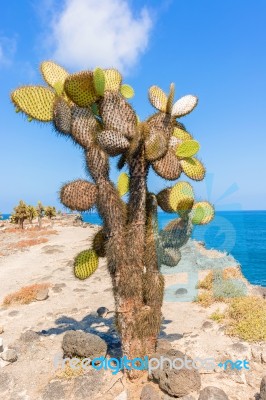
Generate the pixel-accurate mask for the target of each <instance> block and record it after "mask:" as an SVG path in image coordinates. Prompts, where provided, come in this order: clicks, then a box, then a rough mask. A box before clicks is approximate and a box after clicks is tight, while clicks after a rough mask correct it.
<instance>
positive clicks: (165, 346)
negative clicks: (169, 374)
mask: <svg viewBox="0 0 266 400" xmlns="http://www.w3.org/2000/svg"><path fill="white" fill-rule="evenodd" d="M171 349H172V345H171V343H170V342H169V341H168V340H166V339H158V340H157V345H156V353H167V352H168V351H169V350H171Z"/></svg>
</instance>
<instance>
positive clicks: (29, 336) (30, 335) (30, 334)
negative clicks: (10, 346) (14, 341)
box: [19, 330, 40, 343]
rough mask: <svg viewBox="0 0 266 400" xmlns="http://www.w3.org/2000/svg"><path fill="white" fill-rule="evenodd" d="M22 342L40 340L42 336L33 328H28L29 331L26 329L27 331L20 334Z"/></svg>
mask: <svg viewBox="0 0 266 400" xmlns="http://www.w3.org/2000/svg"><path fill="white" fill-rule="evenodd" d="M19 339H20V340H21V341H22V342H25V343H31V342H33V341H34V340H39V339H40V336H39V335H38V333H37V332H34V331H32V330H28V331H26V332H23V333H22V334H21V335H20V338H19Z"/></svg>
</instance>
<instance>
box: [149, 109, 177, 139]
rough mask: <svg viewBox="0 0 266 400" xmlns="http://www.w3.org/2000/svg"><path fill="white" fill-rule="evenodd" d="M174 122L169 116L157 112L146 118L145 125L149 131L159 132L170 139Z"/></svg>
mask: <svg viewBox="0 0 266 400" xmlns="http://www.w3.org/2000/svg"><path fill="white" fill-rule="evenodd" d="M174 122H175V121H174V120H173V118H171V115H169V114H165V113H162V112H159V113H156V114H154V115H152V116H151V117H150V118H148V120H147V122H146V123H147V125H148V126H149V128H150V129H152V130H153V129H155V130H158V131H161V132H162V133H164V135H165V136H166V137H167V138H169V139H170V137H171V135H172V132H173V129H174Z"/></svg>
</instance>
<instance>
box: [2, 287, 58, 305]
mask: <svg viewBox="0 0 266 400" xmlns="http://www.w3.org/2000/svg"><path fill="white" fill-rule="evenodd" d="M50 286H51V285H50V284H49V283H35V284H34V285H29V286H25V287H22V288H21V289H19V290H18V291H17V292H14V293H11V294H8V295H7V296H6V297H5V298H4V300H3V305H4V306H10V305H12V304H29V303H31V302H32V301H34V300H35V298H36V295H37V293H38V292H39V291H40V290H42V289H47V288H48V287H50Z"/></svg>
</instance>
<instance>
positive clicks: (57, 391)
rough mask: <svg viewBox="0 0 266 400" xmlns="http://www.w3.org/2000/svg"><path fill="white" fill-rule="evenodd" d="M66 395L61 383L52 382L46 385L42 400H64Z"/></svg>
mask: <svg viewBox="0 0 266 400" xmlns="http://www.w3.org/2000/svg"><path fill="white" fill-rule="evenodd" d="M65 398H66V393H65V390H64V387H63V384H62V382H60V381H53V382H50V383H48V385H47V386H46V387H45V389H44V393H43V396H42V400H64V399H65Z"/></svg>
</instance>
